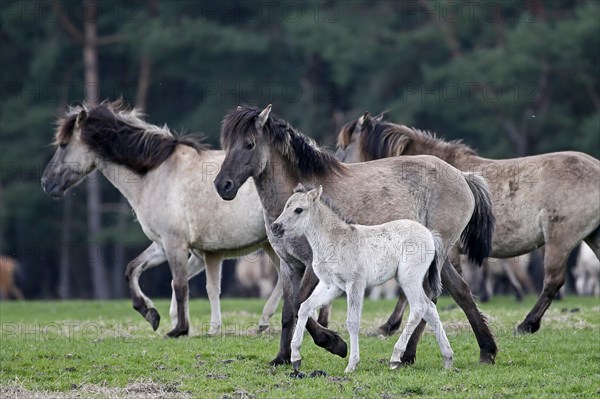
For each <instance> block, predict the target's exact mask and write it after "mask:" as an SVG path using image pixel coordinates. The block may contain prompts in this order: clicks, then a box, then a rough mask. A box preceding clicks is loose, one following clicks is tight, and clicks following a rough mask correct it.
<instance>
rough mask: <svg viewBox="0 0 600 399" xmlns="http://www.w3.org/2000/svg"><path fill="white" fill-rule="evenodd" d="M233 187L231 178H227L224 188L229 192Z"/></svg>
mask: <svg viewBox="0 0 600 399" xmlns="http://www.w3.org/2000/svg"><path fill="white" fill-rule="evenodd" d="M232 189H233V182H232V181H231V180H226V181H225V184H224V185H223V190H225V192H229V191H231V190H232Z"/></svg>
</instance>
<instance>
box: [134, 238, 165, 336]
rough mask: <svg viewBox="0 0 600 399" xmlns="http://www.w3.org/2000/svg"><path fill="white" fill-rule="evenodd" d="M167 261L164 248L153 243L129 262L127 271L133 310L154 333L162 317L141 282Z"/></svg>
mask: <svg viewBox="0 0 600 399" xmlns="http://www.w3.org/2000/svg"><path fill="white" fill-rule="evenodd" d="M166 260H167V256H166V255H165V252H164V251H163V250H162V248H161V247H160V246H159V245H158V244H156V243H152V244H151V245H150V246H149V247H148V248H146V249H145V250H144V252H142V253H141V254H139V255H138V256H137V257H136V258H135V259H134V260H132V261H131V262H129V264H127V268H126V270H125V279H126V280H127V283H128V284H129V291H130V293H131V301H132V302H133V308H134V309H135V310H137V311H138V312H139V313H140V314H141V315H142V316H143V317H144V318H145V319H146V320H147V321H148V323H150V325H151V326H152V329H153V330H154V331H156V329H157V328H158V325H159V324H160V315H159V314H158V311H157V310H156V308H155V307H154V304H153V303H152V301H151V300H150V298H148V297H147V296H146V295H144V293H143V292H142V290H141V288H140V282H139V280H140V275H141V274H142V273H143V272H144V271H146V270H148V269H151V268H153V267H156V266H158V265H160V264H161V263H163V262H164V261H166Z"/></svg>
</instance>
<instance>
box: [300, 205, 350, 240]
mask: <svg viewBox="0 0 600 399" xmlns="http://www.w3.org/2000/svg"><path fill="white" fill-rule="evenodd" d="M310 212H311V214H310V222H309V225H308V228H307V229H306V232H305V235H306V239H307V240H308V242H309V243H310V246H311V247H312V248H313V251H318V249H319V248H323V249H326V250H328V251H329V250H330V249H331V247H330V245H328V244H332V243H334V242H336V241H337V240H339V239H340V232H342V231H344V230H349V229H350V227H349V226H348V224H347V223H346V222H344V221H343V220H341V219H340V217H339V216H338V215H337V214H336V213H335V212H334V211H333V210H331V209H330V208H329V207H328V206H327V205H325V204H323V203H321V202H320V201H319V202H317V203H316V204H314V205H313V206H312V209H311V211H310Z"/></svg>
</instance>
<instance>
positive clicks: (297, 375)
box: [290, 370, 306, 379]
mask: <svg viewBox="0 0 600 399" xmlns="http://www.w3.org/2000/svg"><path fill="white" fill-rule="evenodd" d="M290 378H298V379H301V378H306V374H304V373H303V372H302V371H298V370H295V371H292V372H291V373H290Z"/></svg>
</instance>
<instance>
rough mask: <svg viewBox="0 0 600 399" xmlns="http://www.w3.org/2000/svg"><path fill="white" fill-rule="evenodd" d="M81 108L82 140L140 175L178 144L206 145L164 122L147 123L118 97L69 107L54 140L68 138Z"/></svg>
mask: <svg viewBox="0 0 600 399" xmlns="http://www.w3.org/2000/svg"><path fill="white" fill-rule="evenodd" d="M81 111H85V112H86V114H87V117H86V118H85V120H84V121H83V123H82V124H83V126H82V128H81V140H82V141H83V142H84V143H85V144H86V145H87V146H88V147H89V148H90V149H91V150H92V151H94V152H95V153H96V154H98V155H99V156H100V157H102V158H103V159H105V160H107V161H109V162H113V163H117V164H120V165H124V166H126V167H127V168H129V169H131V170H133V171H134V172H136V173H138V174H140V175H144V174H146V173H147V172H149V171H151V170H153V169H154V168H156V167H157V166H159V165H160V164H162V163H163V162H164V161H166V160H167V159H168V158H169V157H170V156H171V155H172V154H173V152H174V151H175V149H176V147H177V145H179V144H182V145H186V146H189V147H192V148H193V149H195V150H196V151H197V152H198V153H199V154H201V153H202V152H203V151H205V150H206V149H208V146H207V145H205V144H202V143H201V142H200V141H199V139H197V138H195V137H192V136H178V135H175V134H173V133H172V132H171V131H170V130H169V128H168V127H167V126H166V125H164V126H162V127H159V126H156V125H152V124H150V123H147V122H146V121H145V120H144V119H143V116H144V115H143V114H142V113H140V111H139V110H137V109H135V108H133V109H130V108H129V107H127V106H126V105H125V104H124V103H123V102H122V101H120V100H118V101H115V102H108V101H104V102H102V103H101V104H100V105H98V106H95V107H91V106H89V105H88V104H86V103H84V104H82V105H80V106H76V107H71V108H70V109H69V111H68V112H67V114H66V116H65V117H63V118H61V119H59V121H58V128H57V130H56V134H55V139H54V143H55V144H60V143H65V142H68V141H69V140H70V139H71V137H72V135H73V131H74V128H75V122H76V120H77V116H78V115H79V114H80V112H81Z"/></svg>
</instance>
